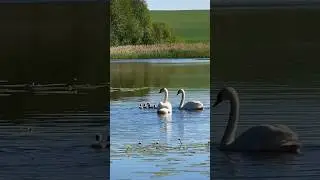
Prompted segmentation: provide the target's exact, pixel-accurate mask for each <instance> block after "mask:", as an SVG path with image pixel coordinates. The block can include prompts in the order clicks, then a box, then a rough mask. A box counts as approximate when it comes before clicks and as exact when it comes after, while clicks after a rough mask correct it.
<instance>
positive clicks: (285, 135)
mask: <svg viewBox="0 0 320 180" xmlns="http://www.w3.org/2000/svg"><path fill="white" fill-rule="evenodd" d="M224 100H228V101H230V104H231V106H230V115H229V121H228V125H227V128H226V130H225V132H224V135H223V137H222V140H221V143H220V150H222V151H257V152H261V151H275V152H291V153H299V152H300V147H301V144H300V142H299V139H298V136H297V134H296V133H295V132H293V131H292V130H291V129H290V128H289V127H287V126H285V125H279V124H276V125H268V124H267V125H259V126H254V127H251V128H250V129H248V130H247V131H245V132H244V133H242V134H241V135H240V136H238V137H237V138H235V134H236V129H237V123H238V119H239V98H238V93H237V92H236V90H235V89H233V88H232V87H226V88H223V89H222V90H220V92H219V93H218V95H217V100H216V102H215V104H214V105H213V107H215V106H217V105H218V104H219V103H221V102H222V101H224Z"/></svg>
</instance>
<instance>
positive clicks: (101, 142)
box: [91, 134, 110, 149]
mask: <svg viewBox="0 0 320 180" xmlns="http://www.w3.org/2000/svg"><path fill="white" fill-rule="evenodd" d="M96 141H97V143H95V144H92V145H91V147H92V148H94V149H105V148H109V147H110V136H108V139H107V140H106V139H102V138H101V135H98V134H97V135H96Z"/></svg>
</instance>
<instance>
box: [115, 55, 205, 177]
mask: <svg viewBox="0 0 320 180" xmlns="http://www.w3.org/2000/svg"><path fill="white" fill-rule="evenodd" d="M110 71H111V88H113V89H114V91H111V101H110V111H111V116H110V134H111V150H110V158H111V159H110V161H111V164H110V168H111V170H110V172H111V179H137V180H144V179H151V178H153V179H166V180H169V179H199V180H201V179H206V180H207V179H209V178H210V177H209V175H210V170H209V168H210V166H209V164H210V158H209V153H210V152H209V149H210V147H209V146H208V141H209V138H210V121H209V119H210V116H209V115H210V108H209V105H210V100H209V99H210V89H209V86H210V84H209V79H210V66H209V61H208V60H194V59H193V60H190V59H176V60H170V59H167V60H166V59H162V60H137V61H136V60H130V61H118V60H115V61H113V62H112V63H111V64H110ZM162 87H166V88H167V89H168V90H169V101H170V102H171V104H172V106H173V112H172V115H171V116H169V117H160V116H158V115H157V113H156V110H155V109H148V110H143V109H139V108H138V106H139V104H140V103H143V102H151V103H152V104H158V102H159V101H161V100H162V99H163V94H159V89H160V88H162ZM117 88H119V89H117ZM120 88H121V89H120ZM180 88H184V89H185V91H186V98H187V100H200V101H201V102H202V103H203V104H204V106H205V109H204V110H203V111H202V112H184V111H179V110H178V105H179V102H180V98H181V97H180V96H177V95H176V94H177V91H178V89H180ZM178 139H180V140H181V143H180V142H179V140H178ZM139 142H140V143H141V144H139ZM157 142H158V144H157Z"/></svg>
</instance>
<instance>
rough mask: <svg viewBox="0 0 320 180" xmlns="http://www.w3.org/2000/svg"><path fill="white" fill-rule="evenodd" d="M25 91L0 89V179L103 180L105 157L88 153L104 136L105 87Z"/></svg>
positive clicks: (52, 87) (0, 86)
mask: <svg viewBox="0 0 320 180" xmlns="http://www.w3.org/2000/svg"><path fill="white" fill-rule="evenodd" d="M24 87H25V85H23V84H17V85H13V84H9V82H5V81H3V82H1V84H0V91H1V93H0V94H3V95H4V96H0V107H1V108H0V122H1V126H0V129H1V130H0V137H1V138H0V139H1V140H0V143H1V144H2V148H1V151H0V156H1V161H0V164H1V167H2V168H1V170H0V178H1V179H35V178H40V179H44V178H48V177H54V179H91V178H92V177H94V179H106V178H107V177H108V173H107V172H108V171H106V169H108V167H109V160H108V159H109V158H108V152H107V151H96V150H93V149H92V148H91V144H92V143H94V141H95V135H96V134H97V133H103V132H106V131H107V127H106V122H107V108H106V107H107V103H108V94H107V92H108V91H107V88H106V86H105V85H99V86H92V85H77V86H75V88H76V90H77V93H74V92H73V90H66V88H65V85H61V84H59V85H57V84H56V85H54V84H50V85H46V84H42V85H39V86H38V87H37V88H35V89H34V90H32V91H29V90H25V89H24ZM70 91H71V92H70Z"/></svg>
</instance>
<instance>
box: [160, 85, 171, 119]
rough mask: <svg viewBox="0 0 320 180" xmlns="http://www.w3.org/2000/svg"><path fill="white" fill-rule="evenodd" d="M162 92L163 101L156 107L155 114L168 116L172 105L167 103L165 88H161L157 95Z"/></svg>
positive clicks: (167, 94)
mask: <svg viewBox="0 0 320 180" xmlns="http://www.w3.org/2000/svg"><path fill="white" fill-rule="evenodd" d="M162 92H164V93H165V94H164V99H163V101H162V102H161V101H160V102H159V104H158V107H157V112H158V113H159V114H169V113H171V112H172V105H171V103H170V102H169V101H168V96H169V92H168V90H167V89H166V88H162V89H160V91H159V93H162Z"/></svg>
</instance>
